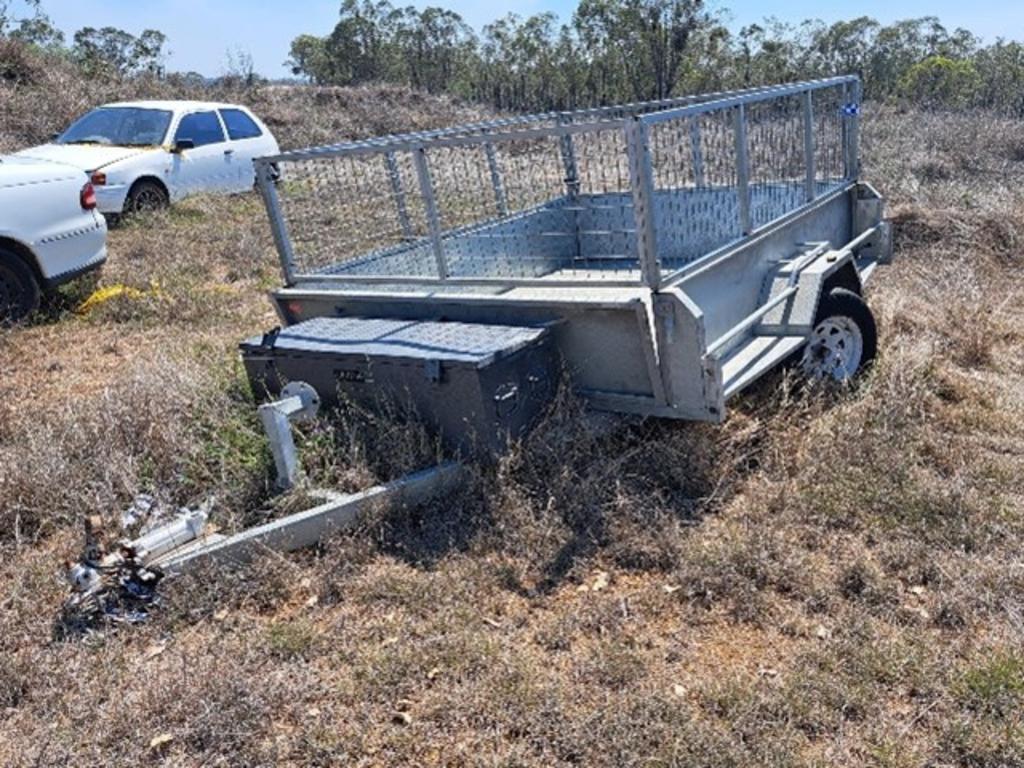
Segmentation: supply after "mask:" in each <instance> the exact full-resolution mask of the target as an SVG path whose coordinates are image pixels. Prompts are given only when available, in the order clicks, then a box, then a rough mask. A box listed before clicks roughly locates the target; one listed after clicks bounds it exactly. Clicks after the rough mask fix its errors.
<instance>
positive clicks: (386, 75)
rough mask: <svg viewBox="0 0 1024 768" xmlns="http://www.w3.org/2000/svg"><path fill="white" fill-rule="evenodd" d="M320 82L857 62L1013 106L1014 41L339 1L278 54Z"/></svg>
mask: <svg viewBox="0 0 1024 768" xmlns="http://www.w3.org/2000/svg"><path fill="white" fill-rule="evenodd" d="M287 63H288V65H289V66H290V67H291V70H292V72H293V73H294V74H295V75H296V76H299V77H303V78H306V79H308V80H309V81H311V82H314V83H317V84H323V85H359V84H363V83H370V82H390V83H402V84H407V85H410V86H412V87H415V88H422V89H425V90H427V91H430V92H432V93H448V94H452V95H454V96H457V97H461V98H465V99H471V100H477V101H483V102H487V103H490V104H492V105H494V106H496V107H498V108H500V109H508V110H550V109H574V108H578V107H584V106H593V105H599V104H610V103H617V102H627V101H640V100H649V99H659V98H666V97H669V96H673V95H678V94H685V93H693V92H700V91H710V90H720V89H727V88H734V87H747V86H755V85H761V84H767V83H777V82H783V81H788V80H796V79H805V78H815V77H824V76H828V75H833V74H840V73H850V72H855V73H858V74H860V75H861V77H862V78H863V81H864V85H865V90H866V94H867V96H868V98H873V99H906V100H909V101H911V102H914V103H915V104H918V105H920V106H924V107H932V108H950V107H952V108H965V107H984V108H995V109H999V110H1002V111H1006V112H1009V113H1012V114H1015V115H1021V114H1024V46H1022V45H1021V44H1020V43H1018V42H1013V41H1005V40H997V41H996V42H995V43H992V44H989V45H983V44H982V42H981V41H980V40H979V38H978V37H976V36H975V35H974V34H972V33H971V32H969V31H968V30H965V29H959V28H958V29H953V30H949V29H947V28H946V27H945V26H943V25H942V24H941V23H940V21H939V20H938V19H937V18H935V17H930V16H929V17H923V18H916V19H909V20H905V21H899V22H896V23H894V24H888V25H883V24H881V23H879V22H878V21H876V20H874V19H871V18H868V17H866V16H862V17H859V18H855V19H852V20H849V21H840V22H836V23H834V24H826V23H824V22H822V21H818V20H808V21H804V22H802V23H798V24H790V23H785V22H782V21H779V20H777V19H768V20H766V21H764V22H763V23H760V24H751V25H748V26H745V27H743V28H742V29H740V30H739V31H738V32H733V31H730V30H729V29H728V28H727V27H726V26H725V25H724V24H723V23H722V21H721V17H720V15H718V14H716V13H713V12H712V11H711V10H710V9H709V8H708V7H707V6H706V4H705V2H704V0H580V3H579V5H578V7H577V8H576V10H575V12H574V13H573V15H572V17H571V19H570V20H569V21H568V22H565V23H562V22H560V21H559V19H558V17H557V16H555V14H553V13H539V14H535V15H532V16H528V17H522V16H518V15H516V14H508V15H506V16H504V17H502V18H499V19H497V20H496V21H494V22H492V23H490V24H488V25H486V26H485V27H484V28H483V30H482V32H481V33H480V34H477V33H476V32H475V31H474V30H473V29H471V28H470V27H469V25H468V24H466V22H465V21H464V20H463V19H462V17H460V16H459V15H458V14H457V13H455V12H453V11H451V10H447V9H444V8H440V7H428V8H425V9H422V10H420V9H417V8H414V7H404V8H402V7H395V6H393V5H392V4H391V3H390V2H389V1H388V0H343V2H342V4H341V9H340V17H339V20H338V23H337V24H336V25H335V27H334V29H333V30H332V31H330V33H329V34H327V35H325V36H318V35H314V34H305V35H300V36H299V37H297V38H296V39H295V40H294V41H293V42H292V44H291V54H290V59H289V61H288V62H287Z"/></svg>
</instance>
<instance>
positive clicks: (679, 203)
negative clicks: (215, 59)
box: [246, 77, 892, 439]
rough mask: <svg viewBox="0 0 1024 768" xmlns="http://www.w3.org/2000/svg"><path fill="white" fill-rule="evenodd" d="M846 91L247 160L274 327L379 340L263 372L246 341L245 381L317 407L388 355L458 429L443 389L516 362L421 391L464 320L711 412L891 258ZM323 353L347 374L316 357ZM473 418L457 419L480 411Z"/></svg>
mask: <svg viewBox="0 0 1024 768" xmlns="http://www.w3.org/2000/svg"><path fill="white" fill-rule="evenodd" d="M859 99H860V83H859V81H858V80H857V78H855V77H840V78H832V79H829V80H821V81H814V82H806V83H796V84H792V85H784V86H778V87H772V88H761V89H751V90H747V91H740V92H734V93H723V94H711V95H707V96H700V97H688V98H686V99H679V100H673V101H668V102H656V103H651V104H637V105H625V106H621V107H613V108H608V109H600V110H587V111H583V112H575V113H565V114H548V115H536V116H528V117H520V118H510V119H506V120H499V121H494V122H491V123H480V124H476V125H471V126H460V127H456V128H452V129H446V130H443V131H435V132H430V133H419V134H408V135H403V136H388V137H383V138H380V139H373V140H369V141H363V142H353V143H349V144H342V145H336V146H331V147H321V148H316V149H309V150H299V151H296V152H289V153H285V154H283V155H281V156H279V157H275V158H264V159H262V160H260V161H257V163H258V166H259V168H258V170H259V174H258V176H259V179H260V187H261V189H262V191H263V195H264V199H265V201H266V204H267V208H268V211H269V213H270V219H271V224H272V227H273V230H274V236H275V242H276V244H277V246H278V250H279V251H280V254H281V260H282V264H283V266H284V269H285V274H286V278H287V280H286V282H287V285H286V287H285V288H283V289H281V290H279V291H277V292H276V293H275V294H274V299H275V302H276V304H277V309H278V311H279V314H280V316H281V319H282V321H283V322H284V324H285V325H287V326H292V327H293V328H295V329H297V330H295V331H294V333H298V334H300V335H301V334H302V333H303V330H302V329H307V332H308V329H317V328H318V327H319V326H317V325H316V323H317V322H320V321H319V320H317V319H318V318H329V319H330V322H331V323H334V324H335V325H333V326H331V327H332V328H338V329H342V330H343V331H344V333H345V334H348V333H350V331H351V330H352V329H351V328H348V326H347V325H345V324H346V323H350V322H354V323H355V324H356V325H357V326H359V327H360V328H361V330H360V333H363V334H364V335H365V334H367V333H369V332H370V331H371V330H372V331H373V333H374V334H378V335H379V338H377V336H374V338H373V339H369V338H362V337H360V338H361V341H360V344H356V345H355V346H353V345H352V340H351V339H345V340H343V343H340V344H339V343H337V340H336V341H335V342H327V341H325V340H324V339H326V338H328V337H329V336H330V334H329V333H327V332H326V326H325V328H324V329H320V330H318V331H317V334H318V340H317V341H316V342H315V343H314V345H315V346H316V348H315V349H314V348H313V347H310V348H308V349H298V348H296V349H295V350H294V355H296V356H298V357H293V356H290V355H289V354H287V353H285V352H284V351H283V350H282V351H281V352H280V353H279V354H280V355H281V357H279V358H278V359H276V360H274V361H270V360H266V361H263V362H261V359H262V353H261V352H260V350H259V349H258V348H257V347H254V346H253V343H250V344H249V345H248V348H249V352H247V353H246V366H247V368H249V369H250V375H251V376H253V377H254V380H264V379H265V380H267V381H270V379H271V378H272V377H271V376H270V374H271V373H274V375H278V374H280V375H283V376H284V377H285V378H286V379H287V378H294V377H299V378H303V379H315V381H311V383H313V384H314V386H315V387H316V388H317V390H318V391H320V392H321V394H322V395H323V396H325V397H329V396H330V395H331V394H332V393H333V391H334V390H335V389H336V388H338V387H342V388H345V387H347V388H352V389H356V390H358V389H359V388H360V387H364V386H365V387H366V391H367V392H370V391H372V389H373V388H372V387H369V386H368V384H367V381H368V380H367V378H366V375H365V374H366V371H364V370H363V368H361V367H360V365H363V366H364V367H366V366H369V367H370V368H372V367H373V364H374V361H378V362H379V361H390V362H389V363H388V365H389V366H390V365H392V364H393V363H396V361H400V360H403V362H402V364H401V365H397V367H393V368H391V369H389V370H390V373H389V377H388V378H389V379H390V380H392V381H393V382H401V385H402V386H408V388H409V390H410V393H411V394H412V396H413V397H414V398H421V400H420V405H421V406H422V408H423V409H425V410H421V412H426V413H429V412H431V411H436V414H435V415H436V416H437V420H438V421H440V422H444V424H445V425H447V426H446V429H447V430H448V431H449V432H450V433H453V434H459V433H460V430H461V432H464V431H465V430H464V429H463V426H464V425H465V423H466V422H465V420H464V419H462V418H461V416H460V413H461V410H462V409H463V406H462V402H463V401H465V402H479V403H484V402H486V403H490V402H491V401H490V399H488V397H484V398H483V400H480V398H479V396H478V395H475V394H474V395H472V397H471V396H470V393H472V392H475V391H477V390H478V389H479V383H480V382H484V384H486V386H496V385H497V381H496V380H493V381H492V380H490V379H486V377H484V375H483V373H482V372H483V371H484V370H485V369H486V370H499V369H500V370H512V369H509V368H503V367H502V366H500V365H497V366H496V365H494V364H493V363H488V364H486V365H484V366H483V367H482V368H480V367H477V368H476V370H477V371H478V372H479V376H478V377H477V379H478V382H477V383H473V384H471V382H473V381H474V378H473V377H469V378H465V377H461V375H460V379H459V381H461V383H460V384H458V387H462V388H463V389H458V387H457V388H456V389H458V392H456V389H447V390H446V391H445V396H444V398H441V399H438V398H437V397H435V396H434V395H436V394H437V393H436V392H435V390H434V389H432V387H433V386H434V384H436V382H433V383H432V384H431V385H430V386H425V385H423V381H424V380H425V379H424V376H423V369H424V364H425V363H429V362H430V359H435V358H437V357H438V355H439V354H440V352H441V351H443V350H447V353H449V354H455V353H454V352H453V351H452V350H453V349H455V347H459V345H461V344H464V343H468V341H469V340H470V338H471V337H473V334H476V333H482V334H483V336H482V337H481V339H480V344H481V345H482V346H481V347H480V349H482V350H485V351H486V349H488V348H489V346H488V345H490V344H493V345H495V346H496V347H500V348H501V349H502V350H504V351H503V352H502V353H501V354H508V350H510V349H511V350H515V349H518V347H517V346H516V345H517V344H518V339H519V336H520V335H521V334H523V333H527V334H529V333H533V332H536V330H537V329H538V328H545V329H547V332H546V333H545V336H544V339H546V341H545V342H544V344H543V345H542V347H543V349H544V350H548V351H544V352H543V353H541V352H540V351H538V352H537V353H536V354H534V353H530V354H531V355H532V356H533V357H535V358H536V359H538V360H547V361H550V360H552V359H554V357H555V356H557V357H558V358H560V359H561V362H562V367H561V370H563V371H565V373H566V374H567V375H568V376H569V377H570V379H571V383H572V385H573V387H574V389H575V390H576V391H577V392H578V393H580V394H582V395H583V396H584V397H586V398H587V399H588V400H589V401H590V403H591V404H592V405H593V406H595V407H597V408H599V409H604V410H612V411H619V412H628V413H638V414H644V415H654V416H664V417H668V418H680V419H701V420H711V421H717V420H721V419H722V418H723V417H724V414H725V404H726V401H727V399H728V398H730V397H732V396H734V395H736V394H737V393H738V392H741V391H742V390H743V389H744V388H745V387H747V386H748V385H749V384H750V383H751V382H753V381H755V380H756V379H757V378H758V377H759V376H761V375H763V374H764V373H765V372H767V371H768V370H771V368H772V367H774V366H775V365H777V364H778V363H779V362H780V361H781V360H783V359H785V358H787V357H788V356H790V355H791V354H793V353H794V352H796V351H798V350H799V349H800V347H801V346H802V345H803V344H804V343H805V342H806V340H807V338H808V337H809V335H810V334H811V332H812V329H813V327H814V325H815V323H816V322H817V321H816V312H817V308H818V306H819V300H820V297H821V295H822V294H823V293H824V292H827V291H829V290H831V289H832V288H834V287H842V288H846V289H847V290H853V291H855V292H860V291H861V290H862V287H863V284H864V282H865V281H866V280H867V278H868V277H869V276H870V275H871V273H872V272H873V270H874V267H875V265H877V264H879V263H885V262H886V261H888V259H889V257H890V255H891V247H892V245H891V236H890V230H889V228H888V225H887V224H886V223H885V222H884V220H883V203H884V201H883V199H882V197H881V196H880V195H879V194H878V192H877V191H876V190H874V189H873V188H872V187H871V186H870V185H869V184H866V183H863V182H861V181H859V180H858V178H857V176H858V173H859V159H858V158H859V155H858V146H857V140H858V139H857V137H858V129H857V122H858V120H859V114H860V109H859V103H858V102H859ZM272 164H273V165H272ZM276 170H279V171H280V178H279V181H277V182H276V183H275V182H274V172H275V171H276ZM367 318H371V319H372V320H368V319H367ZM309 322H312V323H314V324H313V325H309V324H308V323H309ZM421 322H422V323H425V325H423V326H419V325H417V324H418V323H421ZM406 326H408V327H409V328H421V329H422V332H424V333H427V334H428V335H431V334H434V335H437V338H419V337H418V336H417V335H416V334H419V333H420V332H421V331H420V330H413V331H407V330H405V328H406ZM354 327H356V326H353V328H354ZM474 328H478V329H481V330H479V331H477V330H473V329H474ZM321 331H324V332H323V333H321ZM289 333H292V331H291V330H290V329H289V330H286V331H283V332H282V338H285V339H287V338H288V336H287V334H289ZM410 333H411V334H413V336H411V337H410V338H409V339H407V340H406V341H408V342H409V344H408V347H409V348H410V349H412V350H413V352H412V353H411V357H407V358H400V357H399V355H400V354H401V345H402V343H404V342H403V337H404V335H406V334H410ZM488 334H491V335H488ZM452 335H454V336H457V337H459V339H460V340H458V341H457V342H456V343H455V346H454V347H453V346H452V341H451V339H450V338H449V337H451V336H452ZM442 337H444V338H442ZM389 338H390V339H391V341H388V342H387V343H384V344H380V343H379V342H381V341H382V340H387V339H389ZM446 339H447V340H446ZM392 342H398V344H397V345H396V344H394V343H392ZM296 343H297V344H298V343H299V342H296ZM311 343H313V342H311ZM346 345H347V346H346ZM346 349H347V352H346V351H345V350H346ZM523 349H524V350H527V349H536V350H540V349H541V347H538V346H537V344H536V343H531V344H528V345H527V346H526V347H523ZM339 350H340V351H339ZM418 352H423V353H424V358H423V359H420V358H417V357H416V354H418ZM349 353H351V354H349ZM467 354H469V355H470V357H471V356H472V355H473V354H476V352H472V351H468V352H467ZM513 354H515V355H518V354H519V352H514V353H513ZM339 355H341V356H345V357H346V358H348V359H349V361H350V362H351V363H352V364H353V365H354V367H352V368H351V370H349V369H347V368H346V369H345V370H344V371H342V372H341V373H339V369H337V367H336V366H335V365H334V364H333V363H330V364H328V363H327V362H324V360H326V359H327V358H337V357H338V356H339ZM538 355H539V357H538ZM356 358H358V359H359V360H362V361H363V362H362V363H361V364H360V365H356V364H355V360H356ZM498 359H499V360H500V359H501V358H500V357H499V358H498ZM271 362H273V364H274V365H278V366H279V367H278V368H276V369H273V370H270V369H266V366H270V365H271ZM448 364H449V365H451V366H453V370H455V368H456V367H458V366H459V365H461V366H462V368H461V369H460V370H463V371H469V369H470V368H472V367H473V365H474V364H473V363H472V362H471V361H469V360H463V361H461V363H460V362H459V360H458V359H457V358H456V357H450V358H449V361H448ZM546 364H547V363H545V365H546ZM541 367H543V366H541ZM515 370H519V371H520V372H522V370H523V369H521V368H515ZM428 373H429V372H428ZM485 379H486V381H485ZM453 383H455V382H454V380H453ZM538 391H539V390H538ZM544 391H549V390H544ZM432 392H433V393H434V394H433V395H432V394H431V393H432ZM453 393H454V395H453ZM531 402H533V401H531ZM474 408H476V406H474ZM489 408H490V406H487V408H484V407H483V406H482V405H481V406H480V407H479V408H476V411H475V412H477V413H478V414H485V422H486V423H487V424H493V423H494V419H495V418H497V417H496V416H494V414H491V413H490V411H489V410H488V409H489ZM531 409H532V406H531ZM487 414H489V415H487ZM480 423H482V422H478V424H480ZM525 423H526V420H524V421H522V422H517V424H518V426H522V425H523V424H525ZM460 425H463V426H460ZM517 428H518V427H517ZM487 430H491V427H487ZM456 439H461V438H458V437H457V438H456Z"/></svg>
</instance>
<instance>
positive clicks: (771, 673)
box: [757, 667, 779, 677]
mask: <svg viewBox="0 0 1024 768" xmlns="http://www.w3.org/2000/svg"><path fill="white" fill-rule="evenodd" d="M757 674H759V675H760V676H761V677H778V674H779V670H777V669H773V668H772V667H761V668H760V669H759V670H757Z"/></svg>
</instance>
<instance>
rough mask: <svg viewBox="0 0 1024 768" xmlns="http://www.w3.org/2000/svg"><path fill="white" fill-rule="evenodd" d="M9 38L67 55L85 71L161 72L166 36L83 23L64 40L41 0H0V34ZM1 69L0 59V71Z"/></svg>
mask: <svg viewBox="0 0 1024 768" xmlns="http://www.w3.org/2000/svg"><path fill="white" fill-rule="evenodd" d="M5 37H6V38H10V39H12V40H17V41H19V42H22V43H26V44H28V45H33V46H36V47H38V48H42V49H43V50H46V51H48V52H50V53H52V54H55V55H59V56H63V57H67V58H69V59H71V60H73V61H74V62H75V63H76V64H78V65H79V66H81V67H82V69H83V70H85V72H86V73H87V74H89V75H105V76H110V75H113V76H118V77H130V76H132V75H138V74H142V73H147V74H153V75H157V76H162V75H163V74H164V69H163V62H164V58H165V57H166V49H165V48H166V45H167V36H166V35H164V34H163V33H162V32H160V31H158V30H155V29H147V30H145V31H143V32H142V33H141V34H139V35H133V34H131V33H130V32H126V31H125V30H123V29H118V28H117V27H102V28H99V29H97V28H95V27H83V28H82V29H79V30H78V31H77V32H75V34H74V35H73V37H72V40H71V44H70V45H69V44H68V43H67V40H66V39H65V36H64V33H63V32H62V31H61V30H60V29H58V28H57V27H56V26H54V24H53V21H52V20H51V19H50V17H49V16H47V15H46V13H45V12H44V11H43V8H42V5H41V0H21V1H20V2H18V3H15V2H14V0H0V38H5ZM4 71H5V68H4V67H3V62H0V74H2V73H3V72H4Z"/></svg>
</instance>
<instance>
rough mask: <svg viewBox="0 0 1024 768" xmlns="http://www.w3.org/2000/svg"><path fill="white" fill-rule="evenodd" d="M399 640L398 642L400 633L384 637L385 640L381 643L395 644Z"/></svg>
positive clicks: (385, 644)
mask: <svg viewBox="0 0 1024 768" xmlns="http://www.w3.org/2000/svg"><path fill="white" fill-rule="evenodd" d="M397 642H398V635H392V636H391V637H385V638H384V642H383V643H381V645H384V646H388V645H394V644H395V643H397Z"/></svg>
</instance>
